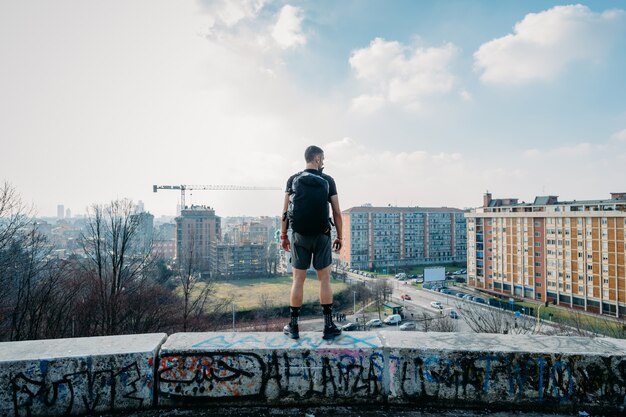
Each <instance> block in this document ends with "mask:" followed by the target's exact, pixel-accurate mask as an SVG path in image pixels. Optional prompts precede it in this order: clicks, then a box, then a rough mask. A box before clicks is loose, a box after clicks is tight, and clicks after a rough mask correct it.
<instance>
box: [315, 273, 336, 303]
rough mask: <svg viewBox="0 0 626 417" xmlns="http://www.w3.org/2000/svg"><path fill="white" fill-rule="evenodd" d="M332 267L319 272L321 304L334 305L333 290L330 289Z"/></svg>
mask: <svg viewBox="0 0 626 417" xmlns="http://www.w3.org/2000/svg"><path fill="white" fill-rule="evenodd" d="M330 268H331V267H330V265H329V266H327V267H326V268H324V269H320V270H318V271H317V279H318V280H319V282H320V304H322V305H324V304H332V303H333V290H332V289H331V288H330Z"/></svg>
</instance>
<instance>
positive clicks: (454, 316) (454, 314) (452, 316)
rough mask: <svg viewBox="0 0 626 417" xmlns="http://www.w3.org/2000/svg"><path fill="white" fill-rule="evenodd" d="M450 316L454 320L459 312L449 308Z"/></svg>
mask: <svg viewBox="0 0 626 417" xmlns="http://www.w3.org/2000/svg"><path fill="white" fill-rule="evenodd" d="M450 317H451V318H453V319H455V320H456V319H458V318H459V313H457V312H456V311H454V310H450Z"/></svg>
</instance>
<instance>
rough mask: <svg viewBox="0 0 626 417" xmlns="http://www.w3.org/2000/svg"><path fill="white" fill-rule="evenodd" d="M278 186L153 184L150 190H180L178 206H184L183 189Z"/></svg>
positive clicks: (263, 188)
mask: <svg viewBox="0 0 626 417" xmlns="http://www.w3.org/2000/svg"><path fill="white" fill-rule="evenodd" d="M281 189H282V188H280V187H256V186H253V185H153V186H152V191H154V192H155V193H156V192H157V190H180V208H181V209H184V208H185V191H187V190H189V191H192V190H205V191H263V190H281Z"/></svg>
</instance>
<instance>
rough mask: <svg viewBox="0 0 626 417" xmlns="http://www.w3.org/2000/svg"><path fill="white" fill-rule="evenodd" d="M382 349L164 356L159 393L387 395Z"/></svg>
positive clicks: (200, 396) (192, 396)
mask: <svg viewBox="0 0 626 417" xmlns="http://www.w3.org/2000/svg"><path fill="white" fill-rule="evenodd" d="M383 363H384V359H383V355H382V352H376V351H375V352H369V353H366V352H363V351H360V350H346V349H326V350H317V351H311V350H295V351H290V350H283V351H270V353H267V354H259V353H255V352H252V351H249V352H243V351H231V352H224V351H219V352H207V353H193V354H176V355H165V356H163V355H162V356H161V363H160V367H159V394H160V395H162V396H164V397H167V398H172V399H185V400H192V401H193V400H197V401H212V400H219V401H225V400H228V399H237V400H240V399H245V398H247V399H273V398H285V397H292V398H311V397H327V398H340V397H346V398H355V397H367V398H372V399H373V398H376V397H377V396H381V395H382V394H383V387H382V382H383V368H384V366H383Z"/></svg>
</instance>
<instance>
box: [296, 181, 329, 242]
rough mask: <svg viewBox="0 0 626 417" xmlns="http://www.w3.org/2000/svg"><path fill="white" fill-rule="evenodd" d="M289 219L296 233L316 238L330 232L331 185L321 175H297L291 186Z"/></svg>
mask: <svg viewBox="0 0 626 417" xmlns="http://www.w3.org/2000/svg"><path fill="white" fill-rule="evenodd" d="M291 190H292V192H291V194H290V195H289V210H288V211H287V218H288V219H289V223H290V225H291V229H292V230H293V231H294V232H297V233H300V234H301V235H305V236H316V235H319V234H322V233H327V232H328V231H329V230H330V220H329V217H328V193H329V184H328V181H326V179H324V178H323V177H322V176H320V175H316V174H312V173H310V172H306V171H304V172H300V173H298V174H296V176H295V177H294V179H293V182H292V184H291Z"/></svg>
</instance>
